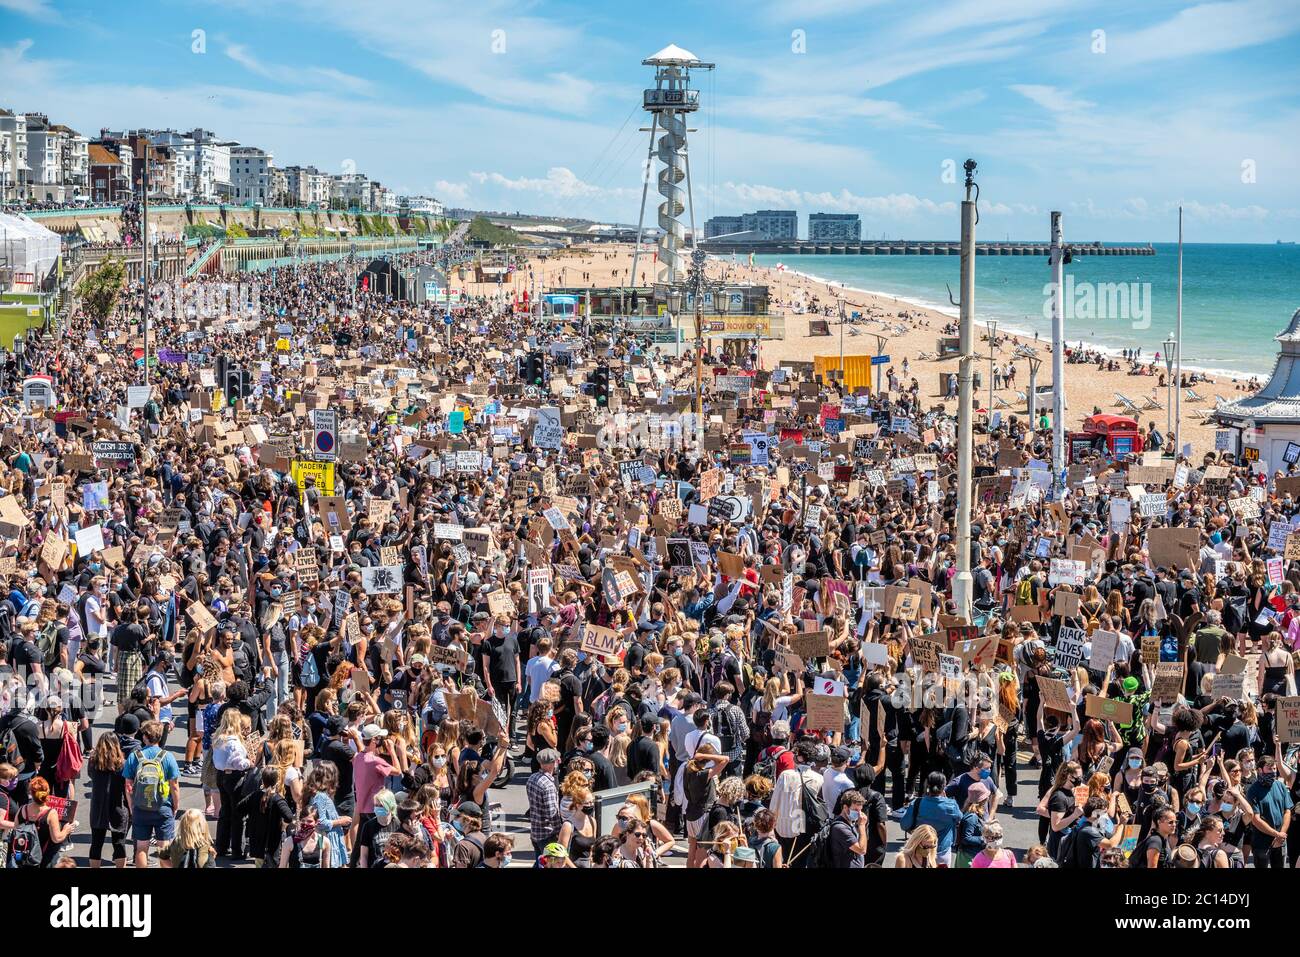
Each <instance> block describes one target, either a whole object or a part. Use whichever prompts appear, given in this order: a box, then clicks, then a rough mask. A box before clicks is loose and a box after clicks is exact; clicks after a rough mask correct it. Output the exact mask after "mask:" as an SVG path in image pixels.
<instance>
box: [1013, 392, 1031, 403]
mask: <svg viewBox="0 0 1300 957" xmlns="http://www.w3.org/2000/svg"><path fill="white" fill-rule="evenodd" d="M1016 400H1017V401H1019V402H1028V401H1029V393H1028V392H1020V391H1017V392H1016Z"/></svg>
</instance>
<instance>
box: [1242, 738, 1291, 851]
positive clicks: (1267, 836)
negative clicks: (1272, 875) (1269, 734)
mask: <svg viewBox="0 0 1300 957" xmlns="http://www.w3.org/2000/svg"><path fill="white" fill-rule="evenodd" d="M1242 766H1243V768H1245V767H1246V765H1245V763H1244V762H1243V765H1242ZM1243 776H1244V777H1245V778H1246V780H1247V781H1248V782H1249V785H1248V787H1247V788H1246V794H1245V797H1246V802H1247V804H1248V805H1249V809H1248V810H1247V811H1246V815H1247V823H1248V824H1250V825H1251V828H1252V830H1251V831H1250V832H1249V835H1248V840H1249V841H1250V853H1251V859H1252V860H1253V861H1254V864H1255V866H1256V867H1261V868H1275V869H1276V868H1281V867H1284V866H1285V861H1286V835H1287V831H1288V830H1290V828H1291V817H1292V814H1293V809H1294V802H1293V801H1292V800H1291V794H1290V792H1289V791H1288V790H1287V788H1286V786H1285V785H1284V784H1283V783H1282V781H1281V780H1280V779H1279V778H1278V770H1277V757H1276V756H1275V755H1272V754H1265V755H1263V756H1262V757H1260V758H1259V761H1258V766H1257V768H1256V769H1255V771H1254V779H1253V780H1252V779H1251V777H1250V772H1249V771H1247V773H1246V774H1244V775H1243Z"/></svg>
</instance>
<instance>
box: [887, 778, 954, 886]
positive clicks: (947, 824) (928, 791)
mask: <svg viewBox="0 0 1300 957" xmlns="http://www.w3.org/2000/svg"><path fill="white" fill-rule="evenodd" d="M947 786H948V778H947V777H945V776H944V773H943V772H942V771H931V772H930V776H929V777H928V778H926V779H925V794H923V795H921V796H920V797H918V798H916V799H915V800H914V801H912V803H911V804H909V805H908V806H907V809H906V810H905V811H903V817H902V819H901V820H900V821H899V826H900V827H902V829H903V830H904V831H907V832H911V831H914V830H916V829H917V828H918V827H921V826H922V825H926V824H928V825H929V826H930V827H932V828H934V832H935V834H936V835H937V836H938V842H939V846H938V847H937V848H936V849H935V856H936V859H937V860H938V862H939V866H940V867H950V866H951V865H952V848H953V843H954V841H955V840H956V836H957V826H958V825H959V824H960V823H961V808H960V807H958V806H957V802H956V801H954V800H953V799H952V798H950V797H948V796H947V795H946V794H944V789H945V788H946V787H947Z"/></svg>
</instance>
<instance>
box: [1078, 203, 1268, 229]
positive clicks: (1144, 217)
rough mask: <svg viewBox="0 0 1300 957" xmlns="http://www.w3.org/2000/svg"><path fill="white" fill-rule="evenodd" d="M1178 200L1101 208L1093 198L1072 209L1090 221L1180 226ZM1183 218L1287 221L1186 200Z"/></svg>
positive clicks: (1261, 210) (1254, 208) (1256, 209)
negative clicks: (1177, 223)
mask: <svg viewBox="0 0 1300 957" xmlns="http://www.w3.org/2000/svg"><path fill="white" fill-rule="evenodd" d="M1179 205H1180V203H1179V202H1178V201H1176V200H1167V201H1165V202H1161V203H1157V204H1151V203H1148V202H1147V201H1146V200H1145V199H1142V198H1140V197H1134V198H1131V199H1128V200H1125V201H1124V202H1123V203H1122V204H1121V205H1119V206H1106V205H1099V204H1098V203H1096V202H1094V201H1093V200H1092V199H1091V198H1089V199H1086V200H1083V201H1081V202H1078V201H1076V202H1072V203H1070V204H1069V209H1070V210H1071V211H1073V212H1075V213H1077V214H1079V215H1080V216H1085V217H1087V218H1089V219H1099V220H1115V221H1132V222H1143V221H1150V222H1171V221H1172V222H1177V219H1178V207H1179ZM1181 205H1182V207H1183V215H1184V218H1186V219H1194V220H1198V221H1200V222H1207V223H1234V222H1255V223H1259V222H1264V221H1266V220H1271V219H1279V218H1283V219H1284V218H1288V217H1287V216H1286V215H1285V212H1286V211H1278V212H1274V211H1271V210H1269V209H1267V208H1266V207H1263V206H1258V205H1254V204H1251V205H1248V206H1233V205H1232V204H1230V203H1202V202H1199V201H1197V200H1194V199H1192V200H1183V201H1182V203H1181Z"/></svg>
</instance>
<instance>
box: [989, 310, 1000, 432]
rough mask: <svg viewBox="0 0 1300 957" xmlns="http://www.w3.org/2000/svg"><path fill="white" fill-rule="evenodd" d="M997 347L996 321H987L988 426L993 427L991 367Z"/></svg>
mask: <svg viewBox="0 0 1300 957" xmlns="http://www.w3.org/2000/svg"><path fill="white" fill-rule="evenodd" d="M997 347H998V321H997V320H996V319H990V320H989V426H990V427H992V425H993V366H994V362H995V357H994V354H993V353H994V350H996V349H997Z"/></svg>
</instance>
